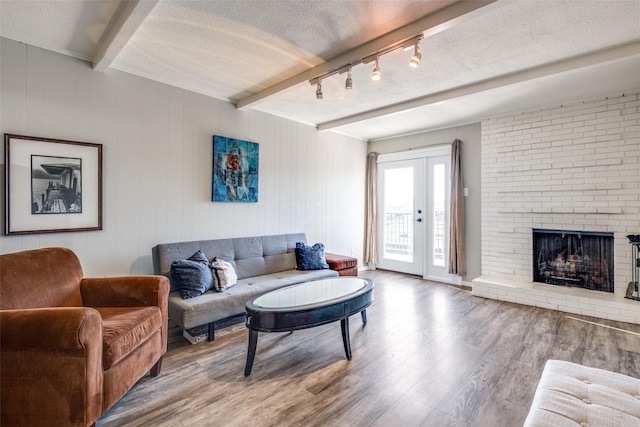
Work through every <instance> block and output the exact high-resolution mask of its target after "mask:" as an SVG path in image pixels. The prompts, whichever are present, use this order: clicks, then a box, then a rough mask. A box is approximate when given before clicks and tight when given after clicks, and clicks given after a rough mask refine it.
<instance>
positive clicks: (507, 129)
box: [473, 91, 640, 323]
mask: <svg viewBox="0 0 640 427" xmlns="http://www.w3.org/2000/svg"><path fill="white" fill-rule="evenodd" d="M481 174H482V278H481V279H480V280H475V281H474V283H473V290H474V294H475V295H480V296H486V297H489V298H495V299H501V300H506V301H513V302H518V303H523V304H530V305H536V306H540V307H546V308H555V309H559V310H562V311H569V312H572V313H579V314H585V315H590V316H596V317H602V318H611V319H617V320H625V321H630V322H635V323H640V302H635V301H630V300H625V299H624V298H623V297H624V294H625V291H626V289H627V284H628V282H629V281H630V280H631V265H632V263H631V248H630V245H629V243H628V240H627V238H626V235H627V234H638V233H640V96H639V95H638V92H637V91H636V92H634V93H631V94H626V95H624V96H623V95H619V96H614V97H608V98H602V99H598V100H590V101H584V102H578V103H575V104H571V105H564V106H560V107H558V108H549V109H543V110H541V111H535V112H528V113H521V114H516V115H508V116H504V117H498V118H495V119H488V120H485V121H483V122H482V172H481ZM532 228H548V229H562V230H578V231H604V232H613V233H614V258H615V259H614V264H615V294H614V295H611V294H607V293H603V292H598V291H588V290H584V289H566V288H561V287H557V286H553V285H538V284H536V285H533V284H532V283H531V281H532V280H533V272H532V265H533V262H532V258H531V257H532V255H531V254H532Z"/></svg>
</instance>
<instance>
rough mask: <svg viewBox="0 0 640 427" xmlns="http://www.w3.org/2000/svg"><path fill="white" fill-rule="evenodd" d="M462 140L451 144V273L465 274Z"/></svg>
mask: <svg viewBox="0 0 640 427" xmlns="http://www.w3.org/2000/svg"><path fill="white" fill-rule="evenodd" d="M461 145H462V141H460V140H459V139H456V140H455V141H453V143H452V144H451V206H450V209H449V273H450V274H457V275H460V276H464V274H465V265H464V264H465V261H464V188H463V183H462V165H461V160H460V153H461V150H462V147H461Z"/></svg>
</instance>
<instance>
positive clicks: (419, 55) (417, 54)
mask: <svg viewBox="0 0 640 427" xmlns="http://www.w3.org/2000/svg"><path fill="white" fill-rule="evenodd" d="M419 43H420V42H418V43H416V44H415V45H414V51H413V56H412V57H411V62H409V65H411V66H412V67H413V68H417V67H418V64H419V63H420V60H421V59H422V52H420V44H419Z"/></svg>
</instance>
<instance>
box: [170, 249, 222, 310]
mask: <svg viewBox="0 0 640 427" xmlns="http://www.w3.org/2000/svg"><path fill="white" fill-rule="evenodd" d="M171 281H172V282H173V284H174V286H175V287H176V288H177V289H178V291H179V292H180V295H181V296H182V298H184V299H189V298H194V297H197V296H200V295H202V294H204V293H205V292H207V291H208V290H209V289H211V287H212V286H213V276H212V275H211V269H210V268H209V260H208V259H207V256H206V255H205V254H204V253H202V251H198V252H196V253H195V254H193V255H191V256H190V257H189V258H187V259H181V260H178V261H174V262H172V263H171Z"/></svg>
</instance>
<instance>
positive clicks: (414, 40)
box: [309, 34, 424, 99]
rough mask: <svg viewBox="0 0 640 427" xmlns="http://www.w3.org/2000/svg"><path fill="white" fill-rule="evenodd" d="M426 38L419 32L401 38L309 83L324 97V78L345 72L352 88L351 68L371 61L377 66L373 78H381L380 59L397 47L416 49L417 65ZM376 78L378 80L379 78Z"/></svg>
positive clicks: (414, 61) (317, 94)
mask: <svg viewBox="0 0 640 427" xmlns="http://www.w3.org/2000/svg"><path fill="white" fill-rule="evenodd" d="M423 38H424V35H423V34H418V35H416V36H413V37H410V38H408V39H404V40H401V41H399V42H396V43H393V44H392V45H389V46H387V47H385V48H384V49H381V50H378V51H376V52H373V53H371V54H369V55H366V56H363V57H360V58H354V59H352V60H350V61H349V62H347V63H346V64H344V65H340V66H339V67H336V68H333V69H331V70H329V71H327V72H324V73H322V74H320V75H318V76H315V77H314V78H312V79H310V80H309V84H311V85H317V90H316V97H317V98H318V99H322V80H324V79H326V78H328V77H331V76H333V75H335V74H343V73H349V75H348V77H347V81H346V84H345V87H346V88H347V89H351V87H352V80H351V69H352V68H353V67H355V66H356V65H360V64H365V65H366V64H370V63H371V62H375V68H374V74H373V76H372V78H374V79H376V77H377V79H379V78H380V68H379V66H378V61H379V59H380V56H382V55H385V54H387V53H389V52H393V51H394V50H397V49H405V50H408V49H411V48H413V49H414V55H413V56H412V57H411V62H410V65H411V66H413V67H416V66H417V65H418V63H419V62H420V59H421V58H422V54H421V52H420V47H419V44H420V41H421V40H422V39H423ZM377 79H376V80H377Z"/></svg>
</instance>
